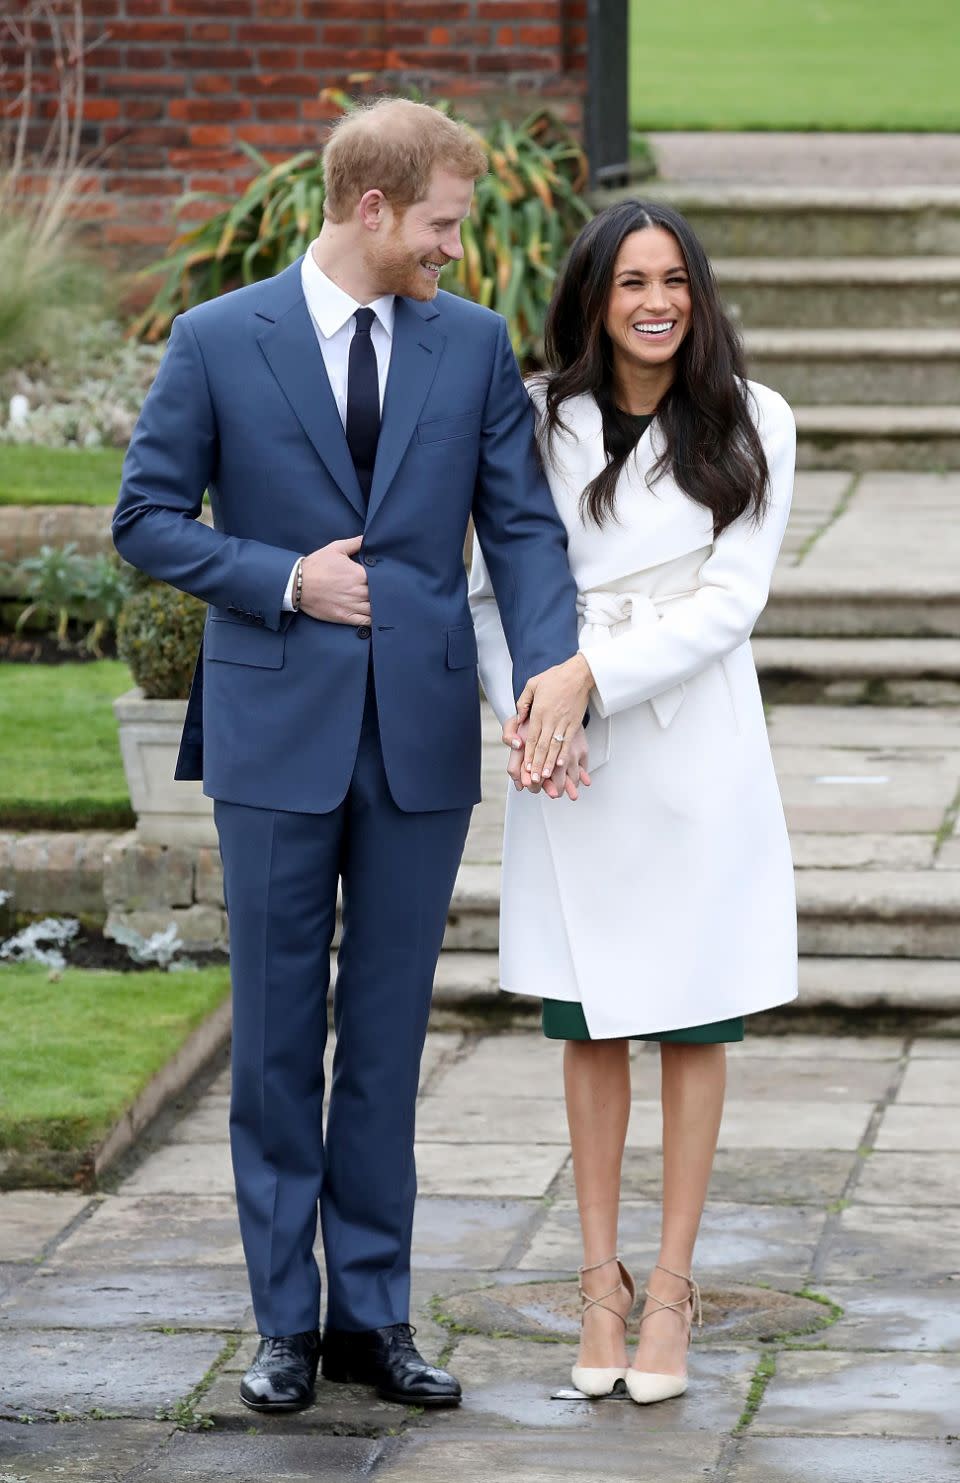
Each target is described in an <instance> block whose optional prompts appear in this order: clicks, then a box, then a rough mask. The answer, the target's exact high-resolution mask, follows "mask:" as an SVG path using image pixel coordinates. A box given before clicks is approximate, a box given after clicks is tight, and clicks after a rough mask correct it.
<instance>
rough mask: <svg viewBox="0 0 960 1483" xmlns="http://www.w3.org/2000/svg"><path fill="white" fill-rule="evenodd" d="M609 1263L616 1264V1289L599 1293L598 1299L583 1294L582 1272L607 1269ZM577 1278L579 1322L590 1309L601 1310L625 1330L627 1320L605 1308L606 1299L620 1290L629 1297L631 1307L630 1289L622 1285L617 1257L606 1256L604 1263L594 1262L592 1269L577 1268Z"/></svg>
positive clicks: (614, 1310) (612, 1288)
mask: <svg viewBox="0 0 960 1483" xmlns="http://www.w3.org/2000/svg"><path fill="white" fill-rule="evenodd" d="M611 1262H616V1264H617V1285H616V1287H611V1289H610V1291H609V1292H604V1293H600V1295H599V1296H598V1297H595V1298H594V1297H591V1296H590V1294H589V1293H587V1292H584V1290H583V1281H582V1278H583V1274H584V1272H598V1271H599V1270H600V1268H601V1267H608V1266H610V1264H611ZM577 1276H578V1281H577V1291H578V1292H579V1294H580V1302H581V1310H580V1322H581V1324H582V1323H583V1320H584V1318H585V1317H586V1316H587V1314H588V1313H589V1311H590V1309H591V1308H602V1309H603V1311H604V1313H612V1314H613V1315H614V1317H615V1318H619V1320H620V1322H621V1323H622V1324H623V1326H624V1328H626V1327H627V1320H626V1319H625V1318H624V1316H623V1314H622V1313H618V1312H617V1310H616V1308H608V1307H607V1299H608V1298H612V1297H614V1296H615V1295H616V1294H617V1293H618V1292H619V1291H620V1290H621V1288H623V1290H624V1291H625V1292H626V1293H627V1294H628V1295H629V1296H630V1297H631V1305H632V1301H633V1299H632V1294H631V1291H630V1288H628V1287H625V1285H624V1281H623V1264H622V1263H621V1261H620V1257H619V1255H618V1256H608V1257H607V1260H606V1261H605V1262H596V1263H595V1264H594V1265H593V1266H592V1267H578V1268H577Z"/></svg>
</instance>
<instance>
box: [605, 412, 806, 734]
mask: <svg viewBox="0 0 960 1483" xmlns="http://www.w3.org/2000/svg"><path fill="white" fill-rule="evenodd" d="M767 397H769V398H770V400H769V401H768V400H767ZM759 431H760V436H761V439H762V441H763V446H764V452H765V453H766V455H767V463H768V465H769V470H770V482H769V500H768V505H767V509H766V512H765V515H764V518H763V520H762V521H761V522H760V523H759V524H758V523H757V522H756V520H755V519H754V518H753V516H752V515H751V514H749V513H748V514H745V515H741V516H740V518H739V519H738V520H735V521H734V522H733V524H732V525H729V526H727V528H726V530H725V531H723V533H722V534H721V535H720V536H719V537H718V538H717V540H716V541H715V543H714V546H713V550H712V552H711V554H710V555H709V556H708V558H707V560H706V561H705V562H704V564H703V566H702V567H701V569H700V582H701V586H700V587H699V589H698V591H697V592H696V594H695V595H694V596H692V597H690V598H688V599H684V600H680V601H677V602H674V603H671V604H670V605H669V606H667V607H665V608H664V610H663V612H662V613H661V616H660V621H659V623H658V624H657V625H656V627H655V628H653V629H643V630H634V631H631V632H628V633H626V634H623V635H622V636H621V637H619V638H616V639H614V641H613V642H612V643H606V644H603V643H599V644H597V643H594V644H584V645H583V654H584V657H585V658H586V660H587V662H588V664H589V665H590V668H591V670H592V671H593V677H594V682H595V686H596V691H597V694H598V695H599V697H600V701H601V705H602V710H603V714H604V715H608V716H610V715H614V714H615V713H616V712H617V711H622V710H626V709H627V708H628V707H629V706H633V705H639V704H640V703H641V702H642V701H645V700H650V699H651V698H652V697H653V696H654V695H659V694H660V692H661V691H663V690H669V689H671V688H672V687H673V686H674V685H677V684H680V683H681V682H682V681H684V680H688V679H691V678H692V677H693V676H694V675H695V674H697V673H698V672H699V671H700V670H703V669H706V668H707V666H708V665H710V664H712V663H713V662H714V661H715V660H717V659H719V658H720V657H721V656H722V655H724V654H729V653H732V651H733V650H734V649H736V648H739V646H740V645H741V644H743V643H745V642H746V641H747V639H748V638H749V637H750V634H751V633H752V631H753V626H754V624H755V623H756V621H757V619H758V617H759V616H760V614H761V613H762V611H763V609H764V607H765V605H766V601H767V596H768V594H769V591H770V580H771V578H772V576H773V569H774V566H775V565H776V560H777V556H778V554H779V551H780V544H781V542H782V540H783V534H784V531H785V529H786V525H787V517H788V515H789V513H790V500H791V497H792V494H793V469H794V459H795V454H796V427H795V424H794V419H793V413H792V412H791V411H790V408H789V407H788V406H787V404H786V402H785V401H784V400H783V398H782V397H779V396H775V395H774V394H771V393H769V392H768V393H766V395H765V398H764V405H763V407H762V408H761V411H760V416H759Z"/></svg>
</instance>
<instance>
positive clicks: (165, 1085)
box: [92, 996, 233, 1181]
mask: <svg viewBox="0 0 960 1483" xmlns="http://www.w3.org/2000/svg"><path fill="white" fill-rule="evenodd" d="M232 1023H233V1014H232V1004H231V1000H230V998H229V996H228V997H227V998H226V999H224V1001H223V1003H222V1004H219V1005H218V1006H217V1008H216V1009H215V1010H214V1011H213V1013H212V1014H209V1015H207V1018H206V1019H205V1020H203V1021H202V1022H201V1023H200V1024H199V1025H198V1026H197V1028H196V1029H195V1030H194V1031H193V1032H192V1033H191V1034H190V1035H189V1036H188V1037H187V1039H186V1040H185V1041H184V1043H183V1045H181V1047H180V1049H179V1050H178V1051H175V1052H174V1054H173V1055H172V1056H171V1058H170V1060H169V1061H167V1063H166V1065H164V1066H161V1068H160V1070H159V1071H157V1072H156V1073H155V1074H154V1075H153V1076H152V1077H151V1079H150V1080H149V1082H148V1083H147V1085H146V1086H145V1087H144V1089H143V1091H142V1092H141V1093H140V1095H139V1096H138V1097H137V1098H136V1099H135V1101H134V1102H133V1105H132V1106H131V1107H128V1108H127V1110H126V1111H125V1112H123V1113H121V1115H120V1117H119V1118H118V1119H117V1121H116V1122H115V1123H114V1125H113V1127H112V1128H111V1129H110V1132H109V1133H108V1134H107V1136H106V1138H104V1140H103V1142H102V1143H101V1144H100V1147H99V1148H98V1149H97V1151H96V1153H95V1154H94V1156H93V1170H92V1172H93V1178H94V1181H97V1180H99V1179H100V1177H101V1176H102V1175H103V1174H105V1173H106V1172H107V1170H108V1169H110V1168H111V1167H112V1166H113V1165H114V1164H115V1163H116V1162H117V1160H118V1159H119V1158H120V1157H121V1155H122V1154H125V1153H126V1152H127V1150H128V1149H130V1148H132V1147H133V1145H134V1143H135V1142H136V1141H137V1139H138V1138H139V1137H140V1135H141V1133H142V1132H143V1131H144V1129H145V1128H146V1127H147V1126H148V1125H149V1124H150V1123H151V1122H153V1120H154V1118H155V1117H156V1116H157V1115H158V1113H160V1112H162V1111H163V1109H164V1108H165V1107H166V1106H168V1104H169V1103H170V1102H172V1101H173V1100H174V1098H175V1097H178V1096H179V1095H180V1093H181V1092H182V1091H184V1089H185V1088H186V1087H187V1086H188V1085H189V1084H190V1082H191V1081H192V1080H193V1078H194V1077H195V1076H196V1075H197V1073H198V1072H199V1071H202V1070H203V1068H204V1066H206V1065H207V1064H208V1063H209V1062H210V1061H211V1060H212V1059H213V1057H214V1056H215V1055H217V1053H218V1052H219V1051H221V1050H222V1049H223V1047H224V1046H225V1045H226V1044H227V1042H228V1041H229V1039H230V1028H231V1025H232Z"/></svg>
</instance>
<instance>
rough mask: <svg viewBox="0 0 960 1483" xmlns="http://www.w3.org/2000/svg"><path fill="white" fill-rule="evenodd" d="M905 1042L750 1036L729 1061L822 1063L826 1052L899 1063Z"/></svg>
mask: <svg viewBox="0 0 960 1483" xmlns="http://www.w3.org/2000/svg"><path fill="white" fill-rule="evenodd" d="M904 1043H905V1042H904V1039H903V1036H902V1035H871V1036H870V1038H869V1040H864V1039H862V1038H861V1037H859V1036H856V1035H827V1036H823V1035H791V1034H783V1035H748V1036H747V1037H746V1039H745V1040H742V1041H740V1042H739V1043H738V1044H736V1045H732V1046H730V1047H729V1049H728V1050H727V1058H728V1060H729V1061H730V1063H731V1064H732V1063H733V1062H734V1061H736V1060H738V1059H740V1058H742V1057H744V1056H755V1057H757V1059H758V1060H761V1061H769V1060H772V1059H774V1058H775V1057H776V1058H783V1059H785V1060H790V1061H794V1060H800V1059H801V1058H804V1059H806V1058H808V1057H809V1058H810V1059H812V1060H820V1059H821V1057H822V1056H823V1055H824V1054H825V1053H826V1054H829V1056H830V1058H831V1059H833V1060H838V1061H896V1060H897V1059H898V1058H899V1057H900V1056H901V1055H902V1054H903V1050H904ZM936 1043H937V1044H940V1043H941V1042H939V1041H937V1042H936Z"/></svg>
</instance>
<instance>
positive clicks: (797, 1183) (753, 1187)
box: [552, 1148, 960, 1206]
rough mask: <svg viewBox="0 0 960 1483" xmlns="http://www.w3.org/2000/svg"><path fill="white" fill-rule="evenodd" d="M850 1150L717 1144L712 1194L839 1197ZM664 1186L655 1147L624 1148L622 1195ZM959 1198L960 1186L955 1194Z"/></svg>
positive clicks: (787, 1199)
mask: <svg viewBox="0 0 960 1483" xmlns="http://www.w3.org/2000/svg"><path fill="white" fill-rule="evenodd" d="M851 1162H852V1161H851V1157H850V1154H849V1153H838V1152H835V1151H833V1150H820V1149H800V1150H789V1151H784V1152H781V1151H780V1150H779V1149H753V1148H751V1149H743V1148H720V1149H718V1150H717V1156H716V1160H715V1162H714V1166H713V1176H712V1178H711V1180H710V1199H711V1200H721V1201H724V1202H728V1203H733V1204H758V1205H772V1204H778V1205H779V1204H783V1205H817V1206H826V1205H829V1204H832V1203H833V1202H834V1201H835V1200H838V1199H839V1198H840V1197H841V1195H842V1194H843V1191H844V1188H845V1187H846V1183H847V1179H848V1178H849V1175H850V1168H851ZM662 1187H663V1158H662V1156H661V1153H660V1150H659V1149H654V1148H628V1149H627V1150H626V1152H625V1154H624V1159H623V1171H622V1182H621V1188H622V1191H623V1198H624V1199H625V1200H642V1199H648V1200H656V1199H659V1198H660V1193H661V1190H662ZM552 1193H553V1194H554V1195H555V1196H556V1199H557V1201H558V1202H559V1201H572V1200H573V1199H574V1196H575V1190H574V1181H573V1168H572V1165H570V1164H568V1165H567V1167H566V1168H565V1169H564V1171H563V1173H562V1174H561V1176H560V1178H559V1179H558V1181H557V1183H556V1184H555V1185H554V1188H553V1191H552ZM957 1199H958V1201H960V1191H958V1195H957Z"/></svg>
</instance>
